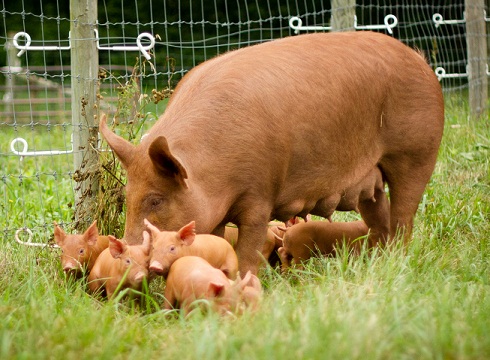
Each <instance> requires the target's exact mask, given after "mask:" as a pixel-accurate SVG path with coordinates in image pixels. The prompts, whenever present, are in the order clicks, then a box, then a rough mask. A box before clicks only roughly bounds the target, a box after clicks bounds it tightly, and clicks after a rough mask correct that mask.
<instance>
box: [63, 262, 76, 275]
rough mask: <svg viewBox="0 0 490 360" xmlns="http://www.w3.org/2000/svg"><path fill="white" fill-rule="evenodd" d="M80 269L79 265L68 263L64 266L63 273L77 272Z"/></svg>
mask: <svg viewBox="0 0 490 360" xmlns="http://www.w3.org/2000/svg"><path fill="white" fill-rule="evenodd" d="M78 269H79V267H78V265H77V264H75V263H73V262H67V263H65V264H64V265H63V271H64V272H65V273H68V272H72V271H77V270H78Z"/></svg>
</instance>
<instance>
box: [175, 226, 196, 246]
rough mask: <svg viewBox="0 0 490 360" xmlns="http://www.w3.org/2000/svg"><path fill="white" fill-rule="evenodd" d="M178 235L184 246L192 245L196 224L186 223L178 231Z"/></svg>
mask: <svg viewBox="0 0 490 360" xmlns="http://www.w3.org/2000/svg"><path fill="white" fill-rule="evenodd" d="M178 235H179V238H180V240H182V242H183V243H184V245H186V246H189V245H192V243H193V242H194V239H195V238H196V222H195V221H191V222H190V223H188V224H187V225H186V226H184V227H183V228H182V229H180V230H179V232H178Z"/></svg>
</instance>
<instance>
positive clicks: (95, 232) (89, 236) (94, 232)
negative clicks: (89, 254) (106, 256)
mask: <svg viewBox="0 0 490 360" xmlns="http://www.w3.org/2000/svg"><path fill="white" fill-rule="evenodd" d="M83 236H84V238H85V240H86V241H87V245H89V246H95V244H97V239H98V238H99V229H97V220H95V221H94V222H93V223H92V225H90V226H89V228H88V229H87V231H85V233H84V234H83Z"/></svg>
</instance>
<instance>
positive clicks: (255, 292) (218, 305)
mask: <svg viewBox="0 0 490 360" xmlns="http://www.w3.org/2000/svg"><path fill="white" fill-rule="evenodd" d="M164 295H165V299H166V302H165V308H166V309H172V308H181V309H182V310H183V312H184V314H188V313H189V312H190V311H191V310H192V309H193V306H194V305H195V301H196V300H199V299H204V300H208V301H209V305H210V309H211V310H213V311H217V312H218V313H220V314H226V313H229V312H231V313H240V312H242V311H243V310H244V309H245V308H246V307H250V308H251V309H254V308H256V306H257V304H258V301H259V300H260V298H261V295H262V287H261V285H260V281H259V279H258V278H257V277H256V276H255V275H252V274H251V272H247V274H246V275H245V277H244V278H243V279H240V277H239V276H238V277H237V279H236V280H235V281H232V280H230V279H228V278H227V277H226V276H225V274H223V272H222V271H220V270H218V269H216V268H215V267H213V266H211V265H210V264H209V263H208V262H207V261H206V260H205V259H203V258H201V257H198V256H183V257H181V258H179V259H177V260H176V261H175V262H174V263H173V264H172V266H171V267H170V271H169V273H168V278H167V284H166V287H165V293H164Z"/></svg>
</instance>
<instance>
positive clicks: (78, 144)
mask: <svg viewBox="0 0 490 360" xmlns="http://www.w3.org/2000/svg"><path fill="white" fill-rule="evenodd" d="M70 21H71V26H70V37H71V44H72V47H71V71H72V76H71V86H72V105H71V106H72V124H73V149H74V169H75V172H74V175H73V178H74V180H75V182H76V186H75V214H74V220H75V228H76V229H77V230H79V231H80V230H84V229H85V227H86V225H87V223H88V222H89V221H92V220H93V219H94V218H95V216H96V214H95V211H96V208H97V204H96V199H97V191H98V178H99V166H98V154H97V151H96V149H97V138H98V126H97V125H98V121H97V119H96V115H97V111H96V104H97V90H98V65H99V55H98V50H97V46H96V39H95V31H94V29H95V26H96V23H97V0H70Z"/></svg>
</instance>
